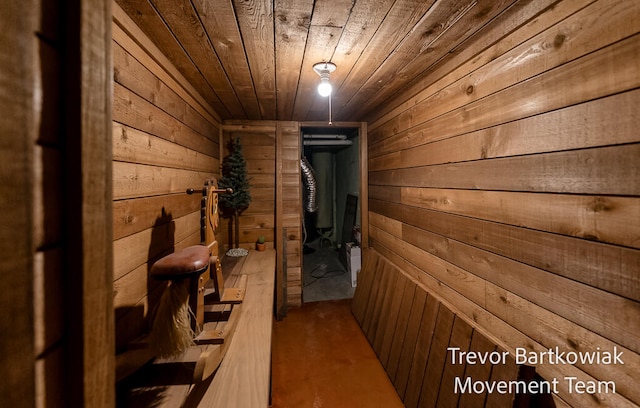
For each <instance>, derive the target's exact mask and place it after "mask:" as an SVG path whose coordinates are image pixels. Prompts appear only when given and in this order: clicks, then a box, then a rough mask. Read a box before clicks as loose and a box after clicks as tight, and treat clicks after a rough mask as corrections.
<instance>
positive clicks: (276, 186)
mask: <svg viewBox="0 0 640 408" xmlns="http://www.w3.org/2000/svg"><path fill="white" fill-rule="evenodd" d="M236 137H239V138H240V141H241V144H242V149H243V153H244V157H245V160H246V162H247V172H248V175H249V178H250V185H251V204H250V205H249V208H248V209H247V210H246V211H244V212H243V213H242V215H241V216H240V247H242V248H247V249H250V248H254V244H255V242H256V240H257V239H258V237H259V236H260V235H264V237H265V240H266V242H267V245H268V247H273V248H276V249H277V250H278V259H277V264H276V265H277V271H278V276H277V280H276V285H277V286H278V293H279V295H278V294H277V295H276V301H277V302H279V304H278V309H282V308H283V304H282V303H281V302H282V301H284V303H285V304H286V305H289V306H300V305H301V304H302V273H301V270H302V269H301V266H302V253H301V249H302V248H301V240H302V238H301V237H302V232H301V225H302V224H301V222H302V218H301V214H302V198H301V194H302V190H301V189H300V184H301V179H300V130H299V124H298V123H297V122H285V121H225V122H224V125H223V138H222V144H223V149H224V152H223V153H222V157H223V158H224V157H226V156H227V155H228V154H229V151H228V149H227V144H228V142H229V141H230V140H232V139H235V138H236ZM220 229H221V234H222V235H224V236H225V242H228V241H229V238H226V237H227V235H228V231H229V220H228V219H222V221H221V228H220Z"/></svg>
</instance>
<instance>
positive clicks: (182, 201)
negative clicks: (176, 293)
mask: <svg viewBox="0 0 640 408" xmlns="http://www.w3.org/2000/svg"><path fill="white" fill-rule="evenodd" d="M112 52H113V65H114V73H113V77H114V84H113V200H114V201H113V251H114V276H113V285H114V290H115V294H114V296H115V297H114V302H115V308H116V346H117V348H118V349H121V348H122V347H123V346H124V345H125V344H126V343H127V342H128V341H130V340H132V339H134V338H135V337H137V336H138V335H139V334H140V333H141V332H143V331H145V330H146V329H147V323H148V322H147V315H148V313H149V312H150V311H151V310H152V309H153V307H154V305H156V304H157V301H158V300H159V296H160V295H161V293H162V290H163V288H164V284H162V283H159V282H155V281H153V280H150V279H148V270H149V267H150V265H151V264H152V263H153V262H154V261H155V260H157V259H159V258H160V257H162V256H164V255H167V254H169V253H171V252H174V251H175V250H176V249H179V248H183V247H186V246H189V245H195V244H199V243H200V242H201V232H200V228H201V223H200V219H201V213H200V209H201V199H202V194H201V193H198V192H196V193H195V194H193V195H188V194H186V190H187V189H189V188H194V189H196V190H198V191H201V189H202V187H203V186H204V182H205V180H206V179H208V178H210V177H214V176H217V175H218V173H219V166H220V159H219V157H220V145H219V138H220V120H219V118H218V116H217V114H216V113H215V112H214V111H213V110H212V109H211V108H210V107H209V106H208V105H207V104H206V103H205V102H204V101H203V100H202V97H201V96H200V95H199V94H198V92H197V91H196V90H195V89H194V88H193V87H192V86H191V85H189V84H188V83H187V82H186V80H184V79H183V77H182V76H181V75H180V74H179V73H178V71H177V69H176V68H175V67H173V66H172V65H171V64H170V63H169V61H168V60H167V59H166V58H165V57H164V56H163V55H162V54H161V53H160V52H159V51H158V50H157V48H156V47H155V46H154V45H153V44H152V43H151V42H150V40H149V39H148V38H147V37H145V35H144V34H143V33H142V32H140V30H139V29H138V27H137V26H136V25H135V24H134V23H133V22H132V21H131V20H130V19H129V18H128V17H127V16H126V15H125V14H124V12H123V11H122V10H121V9H120V8H119V7H118V6H117V5H115V4H114V24H113V44H112Z"/></svg>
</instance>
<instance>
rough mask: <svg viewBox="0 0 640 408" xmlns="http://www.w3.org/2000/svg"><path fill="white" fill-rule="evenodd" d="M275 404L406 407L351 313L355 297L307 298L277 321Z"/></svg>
mask: <svg viewBox="0 0 640 408" xmlns="http://www.w3.org/2000/svg"><path fill="white" fill-rule="evenodd" d="M272 376H273V377H272V407H273V408H307V407H308V408H358V407H362V408H377V407H380V408H394V407H403V406H404V405H403V404H402V401H400V398H399V397H398V394H397V393H396V391H395V389H394V387H393V384H392V383H391V381H390V380H389V378H388V377H387V374H386V373H385V371H384V368H383V367H382V365H381V364H380V361H379V360H378V358H377V357H376V355H375V353H374V351H373V349H372V348H371V346H370V345H369V343H368V342H367V339H366V338H365V336H364V334H363V333H362V330H361V329H360V326H358V324H357V322H356V320H355V318H354V317H353V315H352V314H351V300H349V299H347V300H337V301H324V302H313V303H304V304H303V305H302V307H301V308H297V309H289V311H288V314H287V317H285V318H284V319H283V320H281V321H279V322H275V324H274V331H273V343H272Z"/></svg>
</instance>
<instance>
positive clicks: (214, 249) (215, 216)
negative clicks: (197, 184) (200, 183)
mask: <svg viewBox="0 0 640 408" xmlns="http://www.w3.org/2000/svg"><path fill="white" fill-rule="evenodd" d="M217 190H218V185H217V183H216V179H214V178H211V179H208V180H206V181H205V183H204V189H203V203H202V212H203V216H202V223H203V224H204V225H203V226H202V229H203V230H204V234H203V235H204V242H203V245H206V246H208V247H209V249H210V250H211V255H213V256H218V241H217V240H216V231H217V230H218V224H219V223H220V217H219V211H218V191H217Z"/></svg>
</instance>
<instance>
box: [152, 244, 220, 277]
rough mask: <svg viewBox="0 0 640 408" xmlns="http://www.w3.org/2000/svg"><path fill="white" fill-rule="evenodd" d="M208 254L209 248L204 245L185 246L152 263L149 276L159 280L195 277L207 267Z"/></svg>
mask: <svg viewBox="0 0 640 408" xmlns="http://www.w3.org/2000/svg"><path fill="white" fill-rule="evenodd" d="M209 256H210V252H209V248H208V247H206V246H204V245H193V246H190V247H186V248H184V249H181V250H179V251H176V252H174V253H172V254H169V255H167V256H165V257H163V258H161V259H160V260H158V261H157V262H156V263H154V264H153V266H152V267H151V276H153V277H154V278H155V279H159V280H177V279H187V278H192V277H196V276H198V275H201V274H202V273H204V272H205V271H206V270H207V269H208V268H209Z"/></svg>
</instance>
